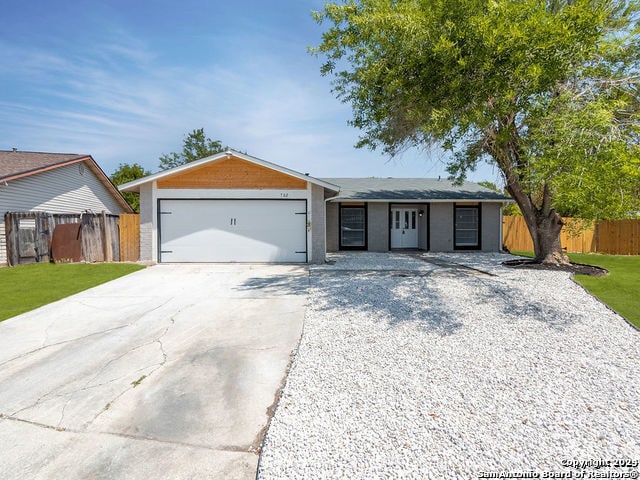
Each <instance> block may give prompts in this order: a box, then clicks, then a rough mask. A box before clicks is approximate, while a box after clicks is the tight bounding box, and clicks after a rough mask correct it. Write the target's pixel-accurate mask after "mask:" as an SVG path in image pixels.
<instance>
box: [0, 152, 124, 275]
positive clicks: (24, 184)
mask: <svg viewBox="0 0 640 480" xmlns="http://www.w3.org/2000/svg"><path fill="white" fill-rule="evenodd" d="M81 166H82V167H81ZM7 183H8V184H7V185H4V184H0V266H3V265H5V264H6V262H7V256H6V237H5V226H4V214H5V213H6V212H28V211H39V212H48V213H82V212H83V211H85V210H92V211H93V212H95V213H100V212H103V211H105V212H107V213H112V214H119V213H122V212H123V211H124V209H123V208H122V206H121V205H120V204H119V203H118V201H117V200H116V199H115V198H114V197H113V195H112V193H111V192H110V191H109V190H107V187H105V186H104V184H103V183H102V182H101V181H100V180H99V179H98V177H96V175H95V174H94V173H93V172H92V171H91V169H90V168H89V167H88V166H87V165H85V163H84V162H82V163H75V164H72V165H67V166H65V167H60V168H56V169H54V170H48V171H46V172H42V173H37V174H34V175H31V176H28V177H24V178H19V179H17V180H10V181H9V182H7Z"/></svg>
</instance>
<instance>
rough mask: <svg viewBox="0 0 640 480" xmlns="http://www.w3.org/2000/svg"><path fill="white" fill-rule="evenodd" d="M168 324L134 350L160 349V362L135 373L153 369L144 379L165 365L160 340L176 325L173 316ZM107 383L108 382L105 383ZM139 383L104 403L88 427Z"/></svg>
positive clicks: (165, 356)
mask: <svg viewBox="0 0 640 480" xmlns="http://www.w3.org/2000/svg"><path fill="white" fill-rule="evenodd" d="M178 313H180V312H178ZM178 313H176V315H178ZM170 322H171V323H170V325H167V326H166V327H165V328H164V329H163V330H162V332H161V333H160V335H158V337H157V338H155V339H153V340H151V341H150V342H147V343H145V344H144V345H141V346H139V347H136V348H140V347H143V346H146V345H151V344H153V343H157V344H158V345H159V347H160V352H161V353H162V360H161V361H160V362H158V363H154V364H151V365H147V366H146V367H144V368H140V369H138V370H137V371H141V370H145V369H147V368H152V367H155V368H153V369H152V370H151V371H150V372H149V373H148V374H146V375H145V376H144V377H143V378H144V379H146V378H149V377H150V376H151V375H153V374H154V373H155V372H156V371H158V370H159V369H160V368H162V367H163V366H164V365H165V364H166V363H167V359H168V355H167V352H166V351H165V349H164V344H163V343H162V339H163V338H164V337H165V336H166V335H167V333H168V332H169V330H170V329H171V327H172V326H174V325H175V323H176V322H175V315H174V316H172V317H171V318H170ZM133 350H135V349H132V350H131V351H133ZM127 353H128V352H127ZM94 378H95V377H94ZM107 383H109V382H107ZM139 383H140V382H132V383H131V384H130V386H129V387H127V388H126V389H124V390H123V391H121V392H120V393H119V394H118V395H116V396H115V397H113V398H112V399H111V400H110V401H108V402H107V403H106V405H105V407H104V408H102V409H101V410H100V411H99V412H98V413H97V414H96V415H95V416H94V417H93V418H92V419H91V421H90V422H89V423H88V425H91V424H93V423H94V422H95V421H96V420H97V419H98V418H99V417H100V416H101V415H102V414H103V413H104V412H106V411H107V410H109V409H110V408H111V407H112V406H113V405H114V403H116V402H117V401H118V400H119V399H120V398H121V397H122V396H123V395H125V394H126V393H127V392H129V391H130V390H132V389H134V388H136V387H137V386H138V385H139ZM61 421H62V419H61Z"/></svg>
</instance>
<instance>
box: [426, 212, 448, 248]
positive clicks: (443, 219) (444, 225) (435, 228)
mask: <svg viewBox="0 0 640 480" xmlns="http://www.w3.org/2000/svg"><path fill="white" fill-rule="evenodd" d="M430 217H431V218H430V220H429V232H430V236H431V237H430V240H431V251H432V252H450V251H452V250H453V203H432V204H431V210H430Z"/></svg>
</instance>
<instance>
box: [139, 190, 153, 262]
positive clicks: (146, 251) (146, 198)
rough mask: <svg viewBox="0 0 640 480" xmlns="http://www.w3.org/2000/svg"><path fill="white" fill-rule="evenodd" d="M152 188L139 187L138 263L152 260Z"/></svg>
mask: <svg viewBox="0 0 640 480" xmlns="http://www.w3.org/2000/svg"><path fill="white" fill-rule="evenodd" d="M153 224H154V218H153V187H152V184H150V183H145V184H144V185H141V186H140V261H144V262H150V261H152V260H153Z"/></svg>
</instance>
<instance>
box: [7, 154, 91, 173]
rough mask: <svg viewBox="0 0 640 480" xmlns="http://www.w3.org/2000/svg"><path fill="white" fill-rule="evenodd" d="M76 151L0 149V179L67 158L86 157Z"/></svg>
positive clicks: (66, 159) (64, 160)
mask: <svg viewBox="0 0 640 480" xmlns="http://www.w3.org/2000/svg"><path fill="white" fill-rule="evenodd" d="M87 156H88V155H78V154H77V153H44V152H21V151H19V150H18V151H13V150H0V179H3V178H8V177H13V176H14V175H19V174H23V173H27V172H32V171H33V172H35V171H38V170H40V169H42V168H46V167H50V166H52V165H56V164H58V163H64V162H67V161H69V160H73V159H77V158H83V157H87Z"/></svg>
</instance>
